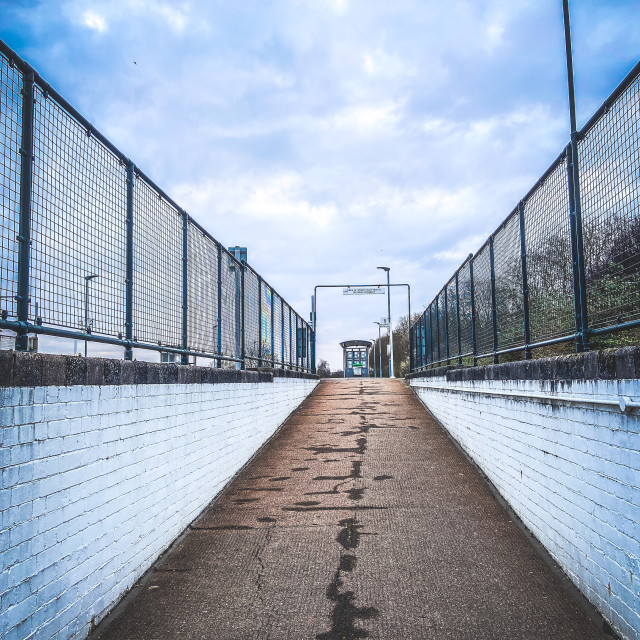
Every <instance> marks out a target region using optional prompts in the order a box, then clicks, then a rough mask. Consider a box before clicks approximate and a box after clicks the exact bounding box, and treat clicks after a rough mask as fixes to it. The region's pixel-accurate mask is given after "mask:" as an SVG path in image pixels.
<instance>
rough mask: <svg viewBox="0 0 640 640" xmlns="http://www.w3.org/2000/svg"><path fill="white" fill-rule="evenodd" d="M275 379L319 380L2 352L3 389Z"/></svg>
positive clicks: (263, 371)
mask: <svg viewBox="0 0 640 640" xmlns="http://www.w3.org/2000/svg"><path fill="white" fill-rule="evenodd" d="M275 378H291V379H303V380H318V376H316V375H314V374H311V373H307V372H305V371H289V370H285V369H269V368H260V369H247V370H245V371H241V370H239V369H218V368H214V367H194V366H191V365H179V364H173V363H159V362H144V361H128V360H115V359H111V358H83V357H81V356H65V355H55V354H49V353H25V352H21V351H0V387H48V386H59V387H63V386H74V385H125V384H223V383H224V384H228V383H257V382H273V381H274V379H275Z"/></svg>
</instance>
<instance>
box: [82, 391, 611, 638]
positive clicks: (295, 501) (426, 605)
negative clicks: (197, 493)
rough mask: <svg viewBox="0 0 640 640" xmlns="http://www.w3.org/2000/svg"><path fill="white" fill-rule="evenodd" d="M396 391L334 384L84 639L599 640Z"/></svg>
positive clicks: (469, 472) (412, 400)
mask: <svg viewBox="0 0 640 640" xmlns="http://www.w3.org/2000/svg"><path fill="white" fill-rule="evenodd" d="M604 637H608V636H603V635H602V634H601V632H600V631H599V630H598V628H597V627H596V626H595V624H594V623H593V622H592V621H591V620H590V619H589V618H588V617H587V616H586V614H585V613H584V612H583V610H582V609H581V607H580V605H579V604H578V603H577V601H576V600H574V599H573V597H572V596H571V595H570V594H569V592H568V591H566V590H565V588H564V587H563V586H562V582H561V580H560V579H559V578H558V577H557V576H556V575H555V574H554V573H553V572H552V571H551V570H550V569H549V568H548V566H547V564H545V562H544V561H543V560H542V559H541V557H540V556H539V555H538V553H537V552H536V551H535V549H534V548H533V547H532V546H531V544H530V543H529V541H528V540H527V538H526V537H525V536H524V534H523V533H522V532H521V531H520V529H519V528H518V527H517V525H516V524H514V523H513V522H511V521H510V519H509V515H508V514H507V513H506V512H505V511H504V509H502V507H501V506H500V505H499V504H498V502H497V501H496V499H495V498H494V496H493V494H492V493H491V491H490V489H489V487H488V486H487V485H486V483H485V481H484V480H483V479H482V478H481V477H480V475H479V474H478V473H477V472H476V471H475V470H474V468H473V467H472V466H471V465H470V464H469V462H468V461H467V460H466V459H465V457H464V456H463V455H462V454H461V453H460V452H459V451H458V449H457V448H456V447H455V446H454V445H453V444H452V442H451V441H450V440H449V438H448V437H447V435H446V434H445V433H444V432H443V430H442V428H441V427H440V426H439V425H438V424H437V422H435V420H434V419H433V418H431V417H430V415H429V414H428V413H427V412H426V411H425V410H424V408H423V407H422V405H421V404H420V403H419V401H418V400H417V399H416V397H415V396H414V395H413V393H412V392H411V390H410V389H409V388H407V387H406V386H405V385H404V383H403V382H402V381H399V380H370V379H362V380H358V379H355V380H328V381H324V382H322V383H321V384H320V385H319V386H318V388H317V389H316V391H315V392H314V394H313V395H312V396H311V397H309V398H308V399H307V400H306V401H305V402H304V403H303V405H302V406H301V407H300V408H299V409H298V411H297V412H296V413H294V414H293V415H292V416H291V418H290V419H289V420H288V421H287V423H286V424H285V425H284V426H283V427H282V428H281V429H280V431H279V432H278V433H277V434H276V436H275V437H274V438H273V439H272V440H271V442H270V443H269V444H268V445H267V446H266V447H264V448H263V449H262V450H261V451H260V453H259V454H258V455H257V456H256V458H255V459H254V460H253V461H252V462H251V463H250V464H249V465H248V466H247V467H245V469H244V470H243V471H242V472H241V473H240V475H239V476H238V477H237V478H236V479H235V480H234V482H233V483H232V484H231V485H230V486H229V487H227V489H226V490H225V491H224V492H223V494H222V495H221V496H220V498H219V499H218V500H217V501H216V502H215V503H214V504H212V505H211V506H210V507H209V508H208V509H207V510H206V511H205V512H204V514H203V515H202V516H201V517H200V518H199V519H198V520H197V521H196V522H195V523H194V524H193V525H192V526H191V527H190V531H189V532H188V533H187V534H186V535H185V536H184V537H182V538H181V540H179V541H178V543H177V544H176V545H175V546H174V548H173V549H172V550H171V551H170V552H169V553H168V554H166V556H165V557H164V558H163V559H161V560H160V561H159V562H158V563H157V565H156V567H155V568H154V570H152V571H151V572H150V573H149V574H148V576H147V577H146V578H145V579H143V580H141V582H140V583H139V584H138V585H137V586H136V587H135V588H134V589H133V590H132V592H131V594H130V596H128V597H127V598H126V600H125V601H124V602H123V603H122V604H121V606H119V607H118V609H117V610H116V611H115V612H114V613H113V614H112V615H110V616H109V617H108V618H107V619H106V620H105V622H104V623H103V624H101V625H100V626H99V627H98V629H97V630H96V631H95V632H94V634H93V635H92V640H94V639H95V640H97V639H100V640H116V639H117V640H120V639H126V640H134V639H136V640H137V639H140V640H142V639H144V640H152V639H153V640H158V639H165V638H166V639H167V640H169V639H170V640H175V639H183V638H184V639H205V638H206V639H218V638H220V639H223V640H236V639H237V640H245V639H256V640H257V639H261V640H267V639H269V640H278V639H284V638H290V639H292V640H303V639H307V638H308V639H310V640H312V639H313V640H352V639H356V638H377V639H380V640H395V639H398V640H400V639H402V640H410V639H416V640H428V639H438V640H441V639H442V640H449V639H451V640H453V639H465V640H480V639H485V638H486V639H491V640H498V639H504V640H507V639H508V640H513V639H516V638H526V639H529V638H531V639H533V638H540V639H545V640H548V639H550V638H557V639H559V640H572V639H575V640H590V639H595V638H604Z"/></svg>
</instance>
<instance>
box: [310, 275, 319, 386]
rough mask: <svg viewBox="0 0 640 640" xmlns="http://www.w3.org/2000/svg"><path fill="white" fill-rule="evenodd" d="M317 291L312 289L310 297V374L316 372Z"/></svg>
mask: <svg viewBox="0 0 640 640" xmlns="http://www.w3.org/2000/svg"><path fill="white" fill-rule="evenodd" d="M317 292H318V289H317V287H316V288H315V289H314V293H313V295H312V296H311V327H312V328H311V372H312V373H317V370H316V295H317Z"/></svg>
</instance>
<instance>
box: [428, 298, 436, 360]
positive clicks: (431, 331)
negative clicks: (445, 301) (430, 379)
mask: <svg viewBox="0 0 640 640" xmlns="http://www.w3.org/2000/svg"><path fill="white" fill-rule="evenodd" d="M434 355H435V351H434V349H433V302H432V303H431V304H430V305H429V364H430V365H433V359H434V358H433V357H434Z"/></svg>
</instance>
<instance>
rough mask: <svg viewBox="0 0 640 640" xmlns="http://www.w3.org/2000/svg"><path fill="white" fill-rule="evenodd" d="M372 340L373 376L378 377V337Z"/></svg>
mask: <svg viewBox="0 0 640 640" xmlns="http://www.w3.org/2000/svg"><path fill="white" fill-rule="evenodd" d="M371 342H373V377H374V378H375V377H376V339H375V338H374V339H373V340H372V341H371Z"/></svg>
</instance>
